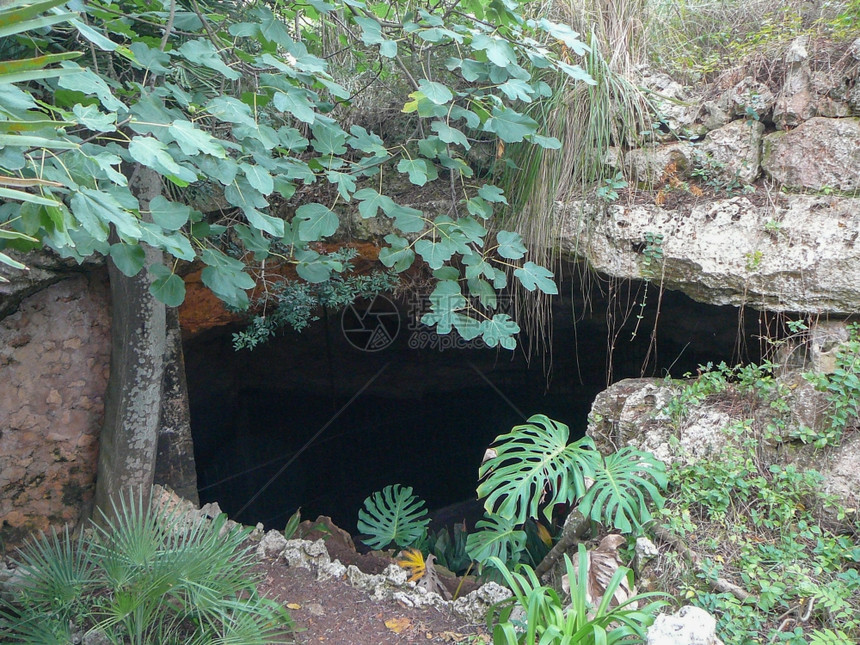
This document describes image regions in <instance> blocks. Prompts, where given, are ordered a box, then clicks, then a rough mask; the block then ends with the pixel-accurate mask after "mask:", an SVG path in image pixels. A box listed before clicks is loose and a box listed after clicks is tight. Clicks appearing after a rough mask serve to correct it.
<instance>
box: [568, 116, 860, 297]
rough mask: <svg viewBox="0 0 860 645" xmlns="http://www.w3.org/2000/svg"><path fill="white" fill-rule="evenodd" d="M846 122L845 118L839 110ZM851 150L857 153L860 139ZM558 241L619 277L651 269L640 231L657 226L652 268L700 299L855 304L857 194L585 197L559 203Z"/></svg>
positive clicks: (858, 292) (858, 284)
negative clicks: (608, 201) (649, 200)
mask: <svg viewBox="0 0 860 645" xmlns="http://www.w3.org/2000/svg"><path fill="white" fill-rule="evenodd" d="M841 120H842V121H846V120H848V119H841ZM857 154H858V155H860V146H858V150H857ZM561 208H562V213H561V217H562V218H563V221H562V230H561V239H560V243H561V245H562V247H563V248H564V249H565V250H567V251H569V252H571V253H575V254H577V255H578V256H580V257H583V258H585V259H587V260H588V261H589V263H590V264H591V266H592V268H594V269H596V270H597V271H600V272H603V273H605V274H608V275H610V276H614V277H618V278H642V277H643V276H645V274H646V272H647V274H648V275H647V276H646V277H650V278H652V279H653V278H654V275H655V269H654V267H653V266H647V265H646V264H645V262H644V260H645V258H644V254H643V252H642V250H643V249H644V248H645V247H646V245H647V239H646V236H649V235H651V236H653V235H657V234H660V235H662V236H663V241H662V243H661V245H660V246H661V250H662V260H661V261H660V266H658V267H657V269H656V275H657V276H658V277H659V278H660V279H661V281H662V285H663V286H664V287H666V288H668V289H675V290H679V291H683V292H684V293H686V294H687V295H688V296H690V297H691V298H693V299H695V300H698V301H699V302H706V303H710V304H715V305H727V304H731V305H746V306H752V307H755V308H762V309H767V310H770V311H804V312H815V313H829V314H850V313H852V312H856V311H860V280H858V279H857V276H858V275H860V253H858V252H857V248H858V247H857V244H860V240H858V236H860V199H853V198H849V197H836V196H833V195H830V196H823V195H820V196H819V195H775V196H774V197H773V198H772V201H771V203H769V204H766V205H762V206H755V205H754V204H753V203H752V202H750V200H749V199H748V198H746V197H734V198H731V199H724V200H718V201H709V202H704V203H701V204H696V205H693V206H687V207H685V208H684V209H683V210H680V211H671V210H667V209H663V208H661V207H659V206H657V205H653V204H652V205H649V204H642V205H632V206H627V205H623V204H614V205H612V206H609V207H608V208H602V207H598V206H596V205H591V204H585V205H583V204H582V203H581V202H576V203H570V204H567V205H566V206H563V207H561Z"/></svg>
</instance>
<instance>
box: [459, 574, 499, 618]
mask: <svg viewBox="0 0 860 645" xmlns="http://www.w3.org/2000/svg"><path fill="white" fill-rule="evenodd" d="M510 597H511V591H510V589H506V588H505V587H503V586H501V585H500V584H497V583H495V582H488V583H486V584H484V585H481V586H480V587H478V588H477V589H475V591H473V592H471V593H470V594H467V595H466V596H463V597H462V598H457V600H455V601H454V602H453V603H452V606H453V610H454V613H455V614H457V615H458V616H461V617H463V618H465V619H467V620H469V621H470V622H475V623H480V622H484V621H486V619H487V611H488V610H489V609H490V607H492V606H493V605H495V604H496V603H498V602H501V601H503V600H506V599H507V598H510Z"/></svg>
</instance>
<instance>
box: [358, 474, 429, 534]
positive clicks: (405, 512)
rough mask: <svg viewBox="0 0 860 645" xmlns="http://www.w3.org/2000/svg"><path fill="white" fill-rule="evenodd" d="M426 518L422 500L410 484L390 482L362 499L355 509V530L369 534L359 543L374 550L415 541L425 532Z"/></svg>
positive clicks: (427, 520) (427, 522) (427, 521)
mask: <svg viewBox="0 0 860 645" xmlns="http://www.w3.org/2000/svg"><path fill="white" fill-rule="evenodd" d="M428 524H430V519H429V518H428V517H427V509H426V508H424V501H423V500H420V499H418V498H417V497H415V495H413V494H412V488H411V487H410V486H405V487H404V486H401V485H400V484H394V485H393V486H386V487H385V488H383V489H382V490H381V491H376V492H375V493H373V494H372V495H370V496H368V497H367V499H365V500H364V508H363V509H360V510H359V511H358V530H359V531H360V532H361V533H366V534H367V535H369V536H370V537H368V538H367V539H364V540H363V542H364V543H365V544H366V545H368V546H369V547H371V548H374V549H384V548H387V547H388V546H389V545H390V544H391V543H392V542H393V543H394V544H396V545H397V546H399V547H406V546H411V545H412V544H415V543H416V542H418V541H419V540H420V539H422V538H423V537H424V535H425V533H426V531H427V525H428Z"/></svg>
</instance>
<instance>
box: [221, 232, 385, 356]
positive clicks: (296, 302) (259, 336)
mask: <svg viewBox="0 0 860 645" xmlns="http://www.w3.org/2000/svg"><path fill="white" fill-rule="evenodd" d="M355 255H356V252H355V250H354V249H345V250H342V251H338V252H335V253H331V254H329V255H328V256H327V257H328V260H327V265H326V264H324V263H323V261H318V262H316V263H315V265H314V266H316V267H324V270H325V271H326V274H325V277H324V279H323V280H321V281H314V282H310V281H307V282H306V281H297V280H284V279H278V280H277V281H275V282H274V283H273V284H272V286H271V287H270V288H269V291H268V293H267V294H265V295H264V296H261V297H260V298H258V299H257V300H255V301H254V302H253V303H252V305H253V307H254V309H256V310H262V311H263V312H264V313H260V314H257V315H255V316H254V317H252V318H251V323H250V325H249V326H248V327H247V328H245V329H243V330H242V331H239V332H236V333H234V334H233V348H234V349H236V350H240V349H254V348H255V347H257V346H258V345H259V344H261V343H263V342H265V341H266V340H268V339H269V338H270V337H272V336H274V335H275V334H276V333H278V331H280V330H281V329H283V328H284V327H290V328H292V329H294V330H296V331H302V330H303V329H304V328H305V327H307V326H308V325H309V324H310V323H311V322H313V321H315V320H318V319H319V310H320V309H326V310H328V311H337V310H339V309H342V308H343V307H345V306H347V305H350V304H352V303H353V302H355V300H356V299H358V298H371V297H373V296H375V295H377V294H380V293H385V292H388V291H391V290H392V289H393V288H394V287H395V285H396V280H397V278H396V276H395V275H394V274H393V273H390V272H383V271H373V272H371V273H370V274H366V275H356V274H354V273H351V268H352V265H351V262H350V260H352V259H353V258H354V257H355ZM318 257H319V256H318V255H317V257H315V258H314V260H317V259H318ZM299 266H301V264H300V265H299ZM327 266H336V267H337V268H338V270H340V271H343V273H342V274H334V275H332V273H331V269H328V268H327ZM300 275H301V273H300Z"/></svg>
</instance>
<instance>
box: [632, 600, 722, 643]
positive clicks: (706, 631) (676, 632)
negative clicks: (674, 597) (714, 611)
mask: <svg viewBox="0 0 860 645" xmlns="http://www.w3.org/2000/svg"><path fill="white" fill-rule="evenodd" d="M716 628H717V621H716V620H715V619H714V617H713V616H711V615H710V614H709V613H708V612H706V611H705V610H704V609H699V608H698V607H693V606H687V607H681V609H679V610H678V611H677V612H675V613H674V614H672V615H671V616H668V615H666V614H661V615H659V616H657V619H656V620H655V621H654V624H653V625H651V627H649V628H648V632H647V639H648V640H647V645H722V641H720V639H718V638H717V635H716Z"/></svg>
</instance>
